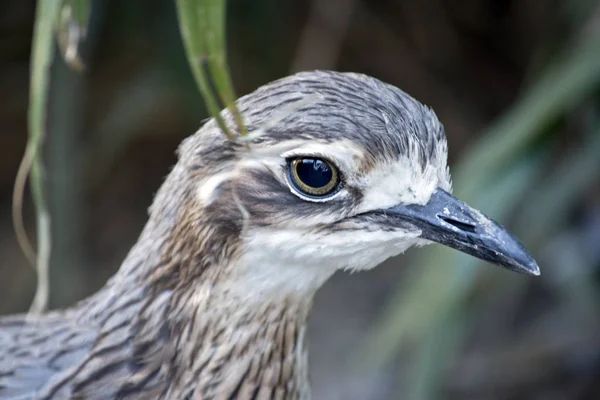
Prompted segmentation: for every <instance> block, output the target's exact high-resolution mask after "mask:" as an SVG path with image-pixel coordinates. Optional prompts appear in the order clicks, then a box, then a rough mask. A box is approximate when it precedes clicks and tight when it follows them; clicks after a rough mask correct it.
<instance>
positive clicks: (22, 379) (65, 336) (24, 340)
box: [0, 313, 98, 399]
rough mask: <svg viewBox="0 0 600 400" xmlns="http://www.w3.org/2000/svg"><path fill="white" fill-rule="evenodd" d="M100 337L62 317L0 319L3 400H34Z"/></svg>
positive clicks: (90, 327) (0, 395)
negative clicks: (49, 382) (39, 392)
mask: <svg viewBox="0 0 600 400" xmlns="http://www.w3.org/2000/svg"><path fill="white" fill-rule="evenodd" d="M97 335H98V330H97V329H96V327H94V326H93V325H84V324H82V323H80V322H77V321H76V320H73V319H71V318H69V316H68V315H66V314H62V313H50V314H47V315H44V316H42V317H34V318H28V317H27V316H25V315H15V316H7V317H2V318H0V399H26V398H31V397H32V396H33V395H34V394H35V393H36V392H37V391H38V390H40V389H41V388H42V387H43V386H44V385H45V384H46V383H47V382H48V381H49V380H51V378H53V377H54V376H57V374H59V373H61V372H63V371H65V370H67V369H69V368H71V367H73V366H74V365H77V364H78V363H80V362H81V360H82V359H83V358H84V357H85V356H86V355H87V354H88V353H89V351H90V350H91V348H92V346H93V344H94V341H95V340H96V337H97Z"/></svg>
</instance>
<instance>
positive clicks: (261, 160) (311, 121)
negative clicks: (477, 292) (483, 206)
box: [0, 70, 540, 400]
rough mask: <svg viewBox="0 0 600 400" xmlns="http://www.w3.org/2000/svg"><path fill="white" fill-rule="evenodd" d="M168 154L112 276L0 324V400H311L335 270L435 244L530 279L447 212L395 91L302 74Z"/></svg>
mask: <svg viewBox="0 0 600 400" xmlns="http://www.w3.org/2000/svg"><path fill="white" fill-rule="evenodd" d="M236 104H237V107H238V109H239V111H240V113H241V116H242V117H243V121H244V124H245V127H246V129H247V134H244V135H242V133H241V132H240V131H239V129H237V125H236V124H235V123H234V122H235V121H234V118H233V116H232V113H231V112H230V111H229V110H228V109H227V108H226V109H224V110H223V111H222V112H221V116H222V117H223V120H224V123H225V124H227V126H229V127H230V128H231V131H232V132H233V133H234V137H233V138H228V137H226V135H224V134H223V132H222V131H221V129H220V126H219V124H218V123H217V121H215V119H210V120H208V121H206V122H205V123H204V125H203V126H202V127H201V128H200V129H199V130H198V131H197V132H196V133H194V134H193V135H191V136H189V137H188V138H186V139H185V140H184V141H183V142H182V143H181V144H180V146H179V148H178V150H177V155H178V160H177V162H176V164H175V165H174V167H173V168H172V169H171V171H170V173H169V174H168V176H167V177H166V178H165V180H164V182H163V184H162V186H161V187H160V189H159V190H158V192H157V193H156V195H155V197H154V201H153V202H152V205H151V206H150V208H149V212H148V214H149V217H148V221H147V223H146V225H145V226H144V228H143V230H142V232H141V234H140V236H139V238H138V240H137V242H136V243H135V244H134V246H133V247H132V248H131V250H130V251H129V253H128V254H127V256H126V258H125V260H124V261H123V263H122V265H121V266H120V268H119V269H118V271H117V272H116V274H115V275H114V276H113V277H111V278H110V279H109V280H108V281H107V283H106V284H105V285H104V286H103V287H102V288H101V289H100V290H99V291H98V292H96V293H94V294H92V295H91V296H89V297H88V298H85V299H83V300H81V301H80V302H78V303H77V304H75V305H73V306H72V307H69V308H66V309H62V310H53V311H50V312H47V313H45V314H41V315H36V316H31V315H9V316H4V317H1V318H0V399H70V398H72V399H302V400H306V399H310V398H311V394H310V383H309V379H308V364H307V360H308V358H307V357H308V356H307V354H308V353H307V352H308V350H307V349H308V347H307V343H306V326H307V320H308V317H309V315H310V311H311V308H312V301H313V297H314V294H315V292H316V291H317V290H318V289H319V288H320V287H321V286H322V285H323V284H324V283H325V282H326V281H327V280H328V279H329V278H330V277H331V276H332V275H333V274H334V273H335V272H336V271H338V270H346V271H365V270H369V269H372V268H374V267H376V266H377V265H379V264H381V263H382V262H383V261H384V260H386V259H388V258H390V257H394V256H396V255H399V254H401V253H403V252H404V251H405V250H407V249H408V248H410V247H413V246H418V247H420V246H424V245H427V244H431V243H438V244H442V245H445V246H448V247H451V248H454V249H456V250H458V251H461V252H464V253H467V254H470V255H472V256H474V257H477V258H480V259H482V260H485V261H488V262H490V263H493V264H497V265H500V266H503V267H505V268H507V269H508V270H512V271H516V272H520V273H524V274H529V275H539V274H540V270H539V267H538V265H537V263H536V261H535V260H534V258H533V257H532V256H531V255H530V253H529V252H528V250H527V249H526V248H525V247H524V246H523V245H522V244H521V243H520V242H519V241H518V240H517V239H516V238H515V237H514V236H513V235H512V234H511V233H509V232H508V231H507V230H506V229H505V228H504V227H502V226H501V225H499V224H498V223H496V222H494V221H493V220H492V219H490V218H489V217H487V216H485V215H484V214H483V213H481V212H480V211H478V210H476V209H474V208H472V207H470V206H468V205H467V204H465V203H463V202H461V201H460V200H458V199H457V198H456V197H454V196H453V195H452V183H451V178H450V172H449V168H448V165H447V158H448V145H447V139H446V135H445V131H444V128H443V126H442V124H441V123H440V121H439V120H438V118H437V117H436V115H435V113H434V111H433V110H432V109H430V108H429V107H427V106H424V105H423V104H421V103H420V102H418V101H417V100H415V99H414V98H413V97H411V96H410V95H408V94H407V93H405V92H403V91H402V90H400V89H398V88H397V87H395V86H393V85H390V84H387V83H384V82H382V81H380V80H378V79H376V78H373V77H370V76H367V75H363V74H359V73H351V72H334V71H323V70H317V71H306V72H300V73H297V74H294V75H291V76H288V77H284V78H280V79H278V80H276V81H273V82H271V83H268V84H266V85H264V86H262V87H260V88H258V89H257V90H255V91H254V92H252V93H250V94H247V95H245V96H243V97H241V98H239V99H238V100H237V103H236Z"/></svg>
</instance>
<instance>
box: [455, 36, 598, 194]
mask: <svg viewBox="0 0 600 400" xmlns="http://www.w3.org/2000/svg"><path fill="white" fill-rule="evenodd" d="M598 49H600V34H598V33H596V34H595V35H593V36H591V37H589V38H587V40H585V41H583V42H582V43H579V44H578V45H577V46H576V47H575V48H573V49H572V50H571V51H568V52H566V54H564V55H563V57H562V60H561V61H560V62H557V63H555V64H554V65H552V66H550V67H549V68H547V70H546V71H545V72H544V73H543V74H542V76H541V77H540V78H539V79H538V80H537V81H536V82H535V83H534V85H533V86H532V87H531V88H529V89H528V90H527V91H526V92H525V94H524V96H523V97H522V99H521V100H520V101H519V102H517V104H516V105H515V106H514V107H513V108H511V109H510V110H509V111H508V112H507V113H506V114H504V115H503V116H502V117H501V118H500V119H499V120H497V121H496V122H495V123H494V124H493V125H492V126H491V127H490V129H489V130H488V132H487V133H486V134H484V135H482V136H481V137H480V139H479V140H478V141H476V142H475V143H474V144H473V145H472V146H471V148H470V149H469V151H467V153H466V154H465V157H464V158H463V161H462V162H461V163H460V164H459V165H457V166H456V168H454V172H453V177H454V187H455V192H456V193H457V194H458V195H459V197H461V198H462V199H464V200H465V201H469V200H470V199H471V198H472V197H473V196H475V195H476V194H477V192H478V191H480V190H481V188H482V187H483V186H485V182H486V181H487V180H488V179H489V177H490V176H493V174H494V172H495V171H497V170H498V169H499V168H501V166H502V165H503V164H505V163H507V162H508V161H509V160H510V159H511V158H513V157H516V156H517V155H518V154H520V153H521V152H522V151H523V150H524V149H525V148H526V146H527V145H528V144H529V143H531V142H532V140H533V139H535V138H536V137H537V136H538V135H539V134H540V133H541V132H543V131H544V130H545V129H546V128H547V127H548V126H549V125H550V124H551V123H552V122H554V121H556V119H557V118H558V117H559V116H561V115H563V114H564V112H565V111H568V110H569V109H571V108H572V107H574V106H575V105H577V104H578V103H579V102H581V100H582V99H584V98H585V97H586V96H588V95H589V94H590V93H593V92H594V90H596V88H597V87H598V82H599V81H600V51H598Z"/></svg>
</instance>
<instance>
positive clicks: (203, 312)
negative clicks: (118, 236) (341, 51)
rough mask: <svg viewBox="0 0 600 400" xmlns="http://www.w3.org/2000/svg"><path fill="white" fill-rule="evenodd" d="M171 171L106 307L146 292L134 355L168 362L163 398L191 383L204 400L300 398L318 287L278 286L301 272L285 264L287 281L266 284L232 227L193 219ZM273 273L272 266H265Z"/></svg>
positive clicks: (136, 321)
mask: <svg viewBox="0 0 600 400" xmlns="http://www.w3.org/2000/svg"><path fill="white" fill-rule="evenodd" d="M177 173H178V171H177V170H174V171H173V172H172V174H171V176H170V177H169V178H168V179H167V181H166V182H165V184H164V185H163V187H162V188H161V190H160V191H159V193H158V194H157V198H156V199H155V202H154V204H153V206H152V209H151V217H150V219H149V221H148V223H147V225H146V227H145V228H144V230H143V232H142V234H141V236H140V238H139V240H138V242H137V244H136V245H135V246H134V247H133V248H132V250H131V251H130V253H129V255H128V257H127V258H126V260H125V262H124V263H123V265H122V266H121V269H120V270H119V272H118V273H117V274H116V276H115V277H113V279H112V280H111V282H110V283H109V284H108V285H107V287H106V289H105V294H104V295H103V296H104V297H105V299H104V300H103V304H109V303H113V302H112V301H111V300H109V299H108V298H109V297H110V298H112V299H120V298H124V297H125V294H127V293H134V292H136V293H139V292H141V293H143V294H141V295H139V297H138V298H137V299H136V300H135V301H137V302H139V305H136V306H135V307H137V310H138V311H137V314H136V315H133V316H132V326H133V329H132V330H133V332H135V335H136V337H135V338H134V343H137V344H136V345H135V348H136V349H137V350H136V352H137V353H136V354H135V357H136V359H143V360H147V361H148V365H156V363H153V362H151V360H153V359H155V361H158V363H161V364H164V363H166V364H167V365H164V367H163V368H164V370H166V371H168V372H167V375H168V376H169V377H170V378H169V379H168V382H171V383H168V384H166V385H167V386H169V387H170V388H171V389H165V390H168V394H169V396H168V397H169V398H184V397H186V395H187V394H186V393H177V392H174V390H178V389H175V388H182V387H189V385H192V386H194V387H196V388H197V389H198V390H201V391H202V392H201V393H202V396H203V397H207V398H212V397H213V396H211V394H214V395H216V394H219V395H222V394H230V395H231V394H234V393H238V394H242V393H244V392H248V393H259V395H258V398H262V397H261V393H262V391H265V392H264V395H265V396H266V395H267V394H268V395H269V396H270V395H271V393H278V392H280V393H282V394H284V395H285V394H287V395H294V394H296V395H297V397H298V398H304V397H305V396H306V395H307V393H308V379H307V365H306V364H307V361H306V349H305V346H304V335H305V332H306V324H307V318H308V314H309V312H310V309H311V305H312V298H313V295H314V292H315V291H316V285H307V286H300V290H297V289H298V285H295V284H291V285H287V286H285V285H284V286H281V285H279V283H280V282H284V281H289V280H291V281H292V282H293V277H294V276H299V275H300V274H301V268H300V266H296V267H293V268H292V267H291V266H286V267H287V269H285V270H284V271H288V272H287V274H288V275H287V278H289V279H287V278H286V279H283V280H279V281H274V280H272V279H271V280H268V279H266V280H263V279H262V278H263V277H266V272H267V270H265V269H264V267H265V265H263V264H257V263H259V261H260V259H258V258H254V257H250V258H248V257H245V256H244V255H243V254H242V253H243V251H242V250H243V249H242V246H241V243H240V239H239V232H237V231H236V229H237V228H236V227H233V228H232V227H231V226H219V225H215V224H211V223H210V221H207V220H206V219H205V216H204V215H202V214H198V213H197V214H192V215H191V214H190V211H189V210H195V209H197V208H194V207H192V206H191V204H190V202H193V201H194V199H195V198H194V195H193V194H194V193H193V190H186V189H182V187H183V188H185V185H182V184H181V183H182V179H180V178H177V175H176V174H177ZM174 174H175V177H173V176H174ZM250 254H253V253H250ZM279 267H280V266H275V265H269V270H270V271H271V272H274V271H276V270H277V268H279ZM273 268H274V269H273ZM284 276H285V275H284ZM117 302H118V300H115V302H114V303H115V304H117ZM106 312H110V311H106ZM157 348H158V349H161V351H158V352H157V351H156V349H157ZM157 358H158V360H156V359H157ZM169 390H170V391H169ZM257 391H258V392H257ZM230 397H235V396H230ZM240 397H241V398H246V397H244V396H240ZM247 397H248V398H250V397H251V396H250V395H248V396H247Z"/></svg>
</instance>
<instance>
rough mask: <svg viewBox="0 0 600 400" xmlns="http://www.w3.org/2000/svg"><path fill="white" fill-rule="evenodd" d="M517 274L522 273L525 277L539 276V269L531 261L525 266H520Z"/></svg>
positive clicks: (533, 261)
mask: <svg viewBox="0 0 600 400" xmlns="http://www.w3.org/2000/svg"><path fill="white" fill-rule="evenodd" d="M519 272H523V273H525V274H527V275H531V276H540V275H541V271H540V267H539V266H538V265H537V263H536V262H535V260H533V259H532V260H531V261H530V262H529V263H527V264H522V265H520V268H519Z"/></svg>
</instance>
